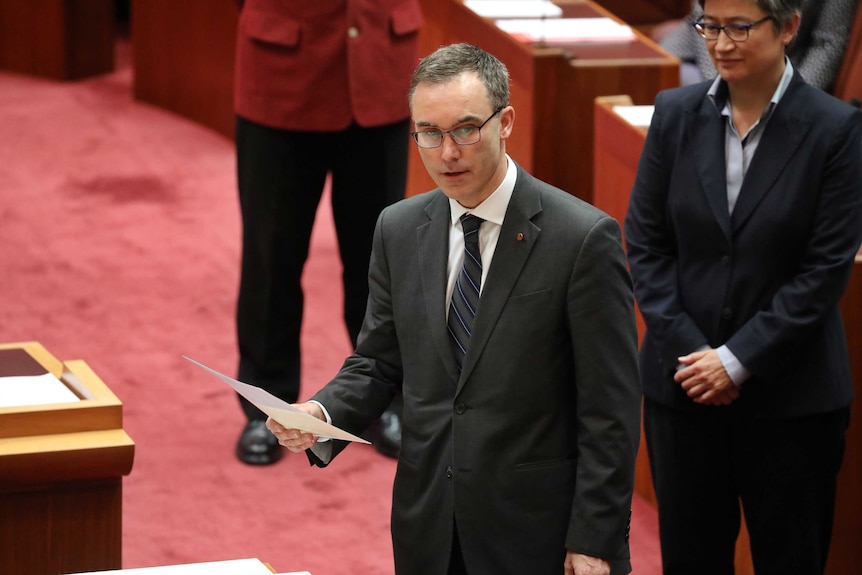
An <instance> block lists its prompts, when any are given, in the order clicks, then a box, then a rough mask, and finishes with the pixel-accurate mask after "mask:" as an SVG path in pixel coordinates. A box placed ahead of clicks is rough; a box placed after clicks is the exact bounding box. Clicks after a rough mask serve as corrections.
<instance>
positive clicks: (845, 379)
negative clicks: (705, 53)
mask: <svg viewBox="0 0 862 575" xmlns="http://www.w3.org/2000/svg"><path fill="white" fill-rule="evenodd" d="M803 1H804V0H701V2H700V4H701V6H702V8H703V10H704V15H703V20H702V21H701V22H699V23H697V24H696V27H697V29H698V31H699V32H700V33H701V34H702V35H703V37H704V41H705V42H706V46H707V48H708V50H709V53H710V56H711V57H712V60H713V63H714V64H715V67H716V69H717V70H718V73H719V77H717V78H716V79H715V80H714V81H708V82H704V83H701V84H697V85H693V86H687V87H684V88H679V89H675V90H669V91H666V92H663V93H661V94H659V96H658V98H657V99H656V105H655V114H654V116H653V120H652V124H651V126H650V129H649V133H648V136H647V139H646V143H645V147H644V151H643V155H642V157H641V161H640V165H639V168H638V175H637V179H636V182H635V186H634V189H633V190H632V195H631V201H630V205H629V211H628V214H627V216H626V221H625V236H626V241H627V246H628V257H629V262H630V265H631V271H632V276H633V279H634V283H635V294H636V297H637V301H638V305H639V307H640V310H641V312H642V314H643V317H644V320H645V323H646V328H647V329H646V334H645V336H644V340H643V343H642V346H641V352H640V367H641V377H642V380H643V388H644V395H645V402H644V426H645V432H646V439H647V445H648V448H649V455H650V463H651V466H652V468H651V469H652V475H653V480H654V483H655V487H656V494H657V498H658V508H659V527H660V536H661V547H662V562H663V565H664V572H665V573H666V574H675V573H685V574H691V573H698V574H700V575H704V574H732V573H733V553H734V546H735V540H736V537H737V534H738V532H739V526H740V502H741V504H742V508H743V510H744V512H745V519H746V523H747V525H748V529H749V533H750V538H751V551H752V557H753V560H754V567H755V571H756V573H757V574H758V575H766V574H772V573H775V574H777V573H782V574H783V573H795V574H815V573H822V571H823V568H824V566H825V563H826V555H827V551H828V548H829V540H830V536H831V530H832V519H833V508H834V504H835V486H836V478H837V474H838V470H839V467H840V465H841V459H842V456H843V452H844V434H845V430H846V427H847V423H848V417H849V410H848V405H849V403H850V401H851V400H852V396H853V389H852V383H851V378H850V368H849V360H848V354H847V349H846V342H845V338H844V330H843V326H842V324H841V317H840V314H839V309H838V301H839V299H840V298H841V295H842V293H843V291H844V289H845V287H846V285H847V281H848V278H849V275H850V271H851V267H852V264H853V258H854V256H855V254H856V252H857V250H858V248H859V244H860V240H862V113H860V112H859V111H858V110H855V109H854V108H852V107H850V106H849V105H846V104H844V103H842V102H840V101H838V100H837V99H835V98H833V97H831V96H829V95H827V94H825V93H824V92H822V91H820V90H819V89H816V88H814V87H812V86H810V85H808V84H806V82H805V81H804V80H803V79H802V77H801V76H800V74H799V73H798V72H797V71H795V70H794V69H793V66H792V64H791V63H790V60H789V59H787V58H786V56H785V48H786V46H787V45H788V44H789V43H790V42H791V40H792V39H793V37H794V35H795V34H796V32H797V30H798V29H799V24H800V14H801V12H802V7H803Z"/></svg>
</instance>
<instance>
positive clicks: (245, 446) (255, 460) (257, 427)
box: [236, 419, 284, 465]
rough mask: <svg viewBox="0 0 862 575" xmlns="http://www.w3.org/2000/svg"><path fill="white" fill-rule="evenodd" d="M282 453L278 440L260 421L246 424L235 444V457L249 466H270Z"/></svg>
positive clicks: (264, 423)
mask: <svg viewBox="0 0 862 575" xmlns="http://www.w3.org/2000/svg"><path fill="white" fill-rule="evenodd" d="M283 453H284V452H283V451H282V449H281V445H279V444H278V439H276V437H275V436H274V435H273V434H272V433H270V431H269V430H268V429H267V428H266V422H265V421H264V420H262V419H253V420H251V421H249V422H248V423H246V424H245V427H244V428H243V430H242V433H241V434H240V436H239V441H237V444H236V456H237V457H238V458H239V460H240V461H242V462H243V463H248V464H249V465H271V464H273V463H275V462H276V461H278V460H279V459H281V456H282V455H283Z"/></svg>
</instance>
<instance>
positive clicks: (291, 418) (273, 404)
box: [183, 355, 369, 443]
mask: <svg viewBox="0 0 862 575" xmlns="http://www.w3.org/2000/svg"><path fill="white" fill-rule="evenodd" d="M183 357H184V358H185V359H187V360H189V361H190V362H192V363H193V364H195V365H197V366H198V367H202V368H203V369H205V370H206V371H208V372H210V373H211V374H213V375H214V376H216V377H218V378H219V379H221V380H222V381H224V382H225V383H227V384H228V385H229V386H231V387H232V388H233V389H234V390H235V391H236V392H237V393H238V394H240V395H241V396H243V397H244V398H246V399H247V400H249V401H250V402H251V403H252V404H253V405H254V406H255V407H257V408H258V409H259V410H261V411H262V412H264V413H265V414H267V415H268V416H270V417H271V418H273V419H274V420H276V421H277V422H279V423H280V424H281V425H283V426H284V427H286V428H287V429H299V430H301V431H303V432H304V433H312V434H314V435H316V436H317V437H319V438H321V439H324V438H329V439H343V440H345V441H356V442H357V443H369V442H368V441H365V440H364V439H362V438H361V437H357V436H356V435H353V434H351V433H347V432H346V431H344V430H343V429H339V428H337V427H335V426H334V425H331V424H329V423H326V422H325V421H321V420H319V419H317V418H316V417H314V416H313V415H309V414H307V413H305V412H304V411H300V410H298V409H297V408H295V407H293V406H292V405H290V404H289V403H287V402H286V401H282V400H280V399H279V398H277V397H276V396H274V395H272V394H271V393H269V392H268V391H266V390H263V389H261V388H259V387H255V386H254V385H249V384H247V383H243V382H241V381H237V380H235V379H233V378H232V377H228V376H226V375H224V374H223V373H219V372H217V371H216V370H214V369H212V368H210V367H207V366H205V365H204V364H202V363H201V362H199V361H195V360H193V359H192V358H190V357H187V356H185V355H184V356H183Z"/></svg>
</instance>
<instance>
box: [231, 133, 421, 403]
mask: <svg viewBox="0 0 862 575" xmlns="http://www.w3.org/2000/svg"><path fill="white" fill-rule="evenodd" d="M408 139H409V121H408V120H404V121H403V122H398V123H396V124H391V125H387V126H382V127H376V128H362V127H359V126H357V125H353V126H350V127H349V128H347V129H346V130H343V131H340V132H290V131H285V130H277V129H273V128H268V127H266V126H262V125H260V124H256V123H254V122H250V121H248V120H246V119H244V118H240V117H237V120H236V150H237V177H238V184H239V199H240V209H241V214H242V267H241V277H240V288H239V298H238V302H237V311H236V326H237V337H238V343H239V355H240V361H239V374H238V377H239V379H240V380H241V381H244V382H246V383H250V384H252V385H257V386H259V387H262V388H264V389H266V390H267V391H269V392H270V393H272V394H273V395H275V396H277V397H279V398H281V399H283V400H284V401H288V402H291V403H293V402H295V401H296V400H297V397H298V395H299V383H300V343H299V342H300V328H301V327H302V312H303V292H302V285H301V279H302V271H303V267H304V266H305V261H306V259H307V258H308V249H309V243H310V239H311V230H312V226H313V224H314V217H315V213H316V212H317V206H318V204H319V202H320V197H321V194H322V193H323V187H324V184H325V181H326V177H327V174H330V175H331V177H332V213H333V218H334V220H335V230H336V235H337V238H338V250H339V254H340V256H341V263H342V274H341V280H342V282H343V285H344V321H345V324H346V325H347V331H348V336H349V337H350V340H351V342H352V343H353V344H354V345H355V344H356V337H357V336H358V334H359V330H360V328H361V326H362V319H363V316H364V314H365V306H366V303H367V299H368V262H369V258H370V254H371V243H372V237H373V232H374V226H375V223H376V221H377V216H378V215H379V214H380V211H381V210H382V209H383V208H384V207H386V206H388V205H389V204H391V203H393V202H395V201H397V200H399V199H401V198H402V197H403V196H404V188H405V182H406V178H407V145H408ZM336 273H337V272H336V271H335V270H333V276H334V277H333V281H337V276H335V274H336ZM321 383H323V382H321ZM240 403H241V404H242V407H243V411H244V412H245V414H246V416H247V417H248V418H249V419H262V418H264V417H265V416H264V415H263V414H262V413H261V412H260V411H259V410H258V409H257V408H255V407H254V406H253V405H251V404H250V403H248V402H247V401H246V400H245V399H243V398H240Z"/></svg>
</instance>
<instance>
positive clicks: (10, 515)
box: [0, 342, 135, 575]
mask: <svg viewBox="0 0 862 575" xmlns="http://www.w3.org/2000/svg"><path fill="white" fill-rule="evenodd" d="M10 347H18V348H23V349H25V350H27V351H28V352H29V353H30V355H31V356H33V357H34V358H35V359H36V360H37V361H38V362H39V363H41V364H42V366H44V367H45V369H47V370H48V371H49V372H50V373H52V374H54V375H55V376H57V377H58V378H61V380H62V381H64V382H66V383H67V385H68V386H69V387H70V388H71V389H73V390H74V391H75V392H76V393H77V395H78V396H79V397H82V399H81V401H77V402H70V403H57V404H48V405H35V406H22V407H3V408H0V573H27V574H28V575H57V574H58V573H70V572H80V571H90V570H105V569H115V568H119V567H120V566H121V552H122V476H124V475H128V474H129V472H130V471H131V469H132V460H133V458H134V449H135V444H134V442H133V441H132V440H131V438H130V437H129V436H128V435H126V433H125V432H124V431H123V429H122V426H123V425H122V424H123V421H122V403H120V401H119V400H118V399H117V397H116V396H115V395H114V394H113V393H112V392H111V391H110V389H108V387H107V386H106V385H105V384H104V382H102V380H101V379H99V377H98V376H97V375H96V374H95V373H93V371H92V370H91V369H90V368H89V367H88V366H87V364H86V363H84V362H83V361H80V360H75V361H67V362H60V361H58V360H57V359H56V358H54V357H53V356H52V355H51V354H50V353H49V352H48V351H47V350H46V349H45V348H44V347H42V346H41V345H40V344H38V343H36V342H25V343H15V344H3V345H0V348H4V349H5V348H10Z"/></svg>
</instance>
